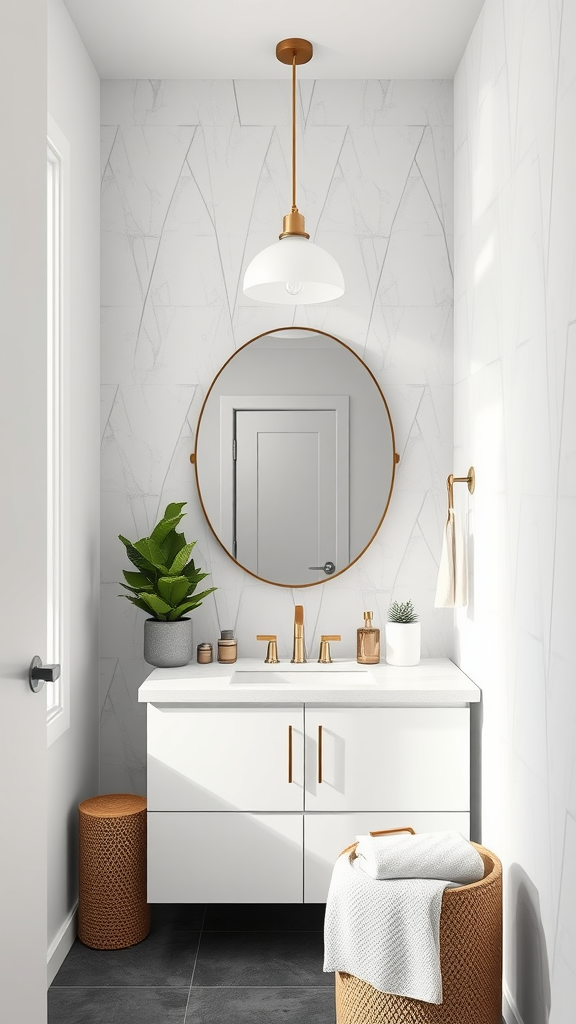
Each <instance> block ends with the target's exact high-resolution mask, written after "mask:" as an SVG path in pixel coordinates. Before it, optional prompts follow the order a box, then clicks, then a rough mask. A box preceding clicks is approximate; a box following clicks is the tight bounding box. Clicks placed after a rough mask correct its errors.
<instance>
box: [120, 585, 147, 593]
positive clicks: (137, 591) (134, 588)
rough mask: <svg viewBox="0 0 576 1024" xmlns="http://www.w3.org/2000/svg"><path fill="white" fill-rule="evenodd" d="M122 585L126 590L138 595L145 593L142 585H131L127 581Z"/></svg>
mask: <svg viewBox="0 0 576 1024" xmlns="http://www.w3.org/2000/svg"><path fill="white" fill-rule="evenodd" d="M120 586H121V587H124V590H129V591H130V593H131V594H138V595H140V594H142V593H143V591H142V588H141V587H129V586H128V584H127V583H121V584H120ZM119 596H122V595H119Z"/></svg>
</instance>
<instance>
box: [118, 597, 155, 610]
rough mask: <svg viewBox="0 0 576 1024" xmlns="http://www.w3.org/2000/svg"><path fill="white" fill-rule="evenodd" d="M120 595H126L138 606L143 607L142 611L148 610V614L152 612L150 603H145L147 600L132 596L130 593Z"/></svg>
mask: <svg viewBox="0 0 576 1024" xmlns="http://www.w3.org/2000/svg"><path fill="white" fill-rule="evenodd" d="M118 597H126V598H128V600H129V601H130V602H131V603H132V604H135V605H136V607H137V608H141V609H142V611H143V612H147V613H148V615H149V614H150V609H149V607H148V605H147V604H145V602H144V601H143V600H142V598H141V597H130V595H129V594H118Z"/></svg>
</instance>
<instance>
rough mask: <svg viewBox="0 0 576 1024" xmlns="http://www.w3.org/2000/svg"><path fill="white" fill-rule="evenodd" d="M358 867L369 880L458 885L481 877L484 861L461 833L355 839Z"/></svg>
mask: <svg viewBox="0 0 576 1024" xmlns="http://www.w3.org/2000/svg"><path fill="white" fill-rule="evenodd" d="M356 838H357V840H358V845H357V847H356V856H357V857H358V858H359V863H360V867H361V868H362V870H363V871H365V872H366V874H368V875H370V876H371V877H372V878H445V879H448V880H449V881H450V882H457V883H458V884H459V885H468V884H469V883H470V882H478V881H479V880H480V879H481V878H483V877H484V862H483V860H482V857H481V856H480V854H479V853H478V850H476V849H474V847H473V846H472V844H471V843H469V842H468V840H467V839H464V836H463V835H461V833H460V832H455V831H449V832H419V833H418V834H417V835H415V836H413V835H410V834H408V833H406V832H398V833H395V834H393V835H388V836H369V835H368V836H356Z"/></svg>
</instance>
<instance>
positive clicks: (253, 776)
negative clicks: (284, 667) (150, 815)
mask: <svg viewBox="0 0 576 1024" xmlns="http://www.w3.org/2000/svg"><path fill="white" fill-rule="evenodd" d="M303 731H304V711H303V708H302V705H299V706H297V707H289V706H288V707H286V706H276V707H250V706H242V705H240V706H238V705H232V706H230V705H225V704H224V705H222V704H220V705H216V706H214V705H212V706H206V705H203V704H185V705H172V704H149V705H148V746H147V754H148V756H147V762H148V810H149V811H238V810H241V811H300V812H301V811H303V809H304V798H303V792H304V757H303V749H304V745H303ZM291 765H292V767H291Z"/></svg>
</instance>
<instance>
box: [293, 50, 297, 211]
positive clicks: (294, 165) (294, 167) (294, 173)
mask: <svg viewBox="0 0 576 1024" xmlns="http://www.w3.org/2000/svg"><path fill="white" fill-rule="evenodd" d="M297 209H298V207H297V206H296V54H294V56H293V57H292V213H295V212H296V210H297Z"/></svg>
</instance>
